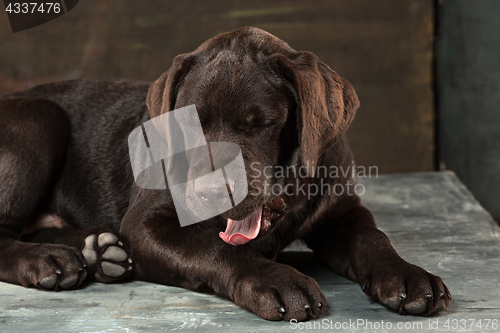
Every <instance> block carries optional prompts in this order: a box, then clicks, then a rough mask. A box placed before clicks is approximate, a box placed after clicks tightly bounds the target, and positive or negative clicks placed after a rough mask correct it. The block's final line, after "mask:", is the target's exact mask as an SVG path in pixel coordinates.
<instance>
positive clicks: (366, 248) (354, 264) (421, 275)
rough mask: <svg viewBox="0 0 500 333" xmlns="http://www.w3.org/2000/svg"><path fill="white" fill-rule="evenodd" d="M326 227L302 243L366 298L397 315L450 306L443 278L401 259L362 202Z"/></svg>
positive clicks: (432, 310)
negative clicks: (368, 297) (393, 311)
mask: <svg viewBox="0 0 500 333" xmlns="http://www.w3.org/2000/svg"><path fill="white" fill-rule="evenodd" d="M332 215H333V214H332ZM324 222H325V223H323V224H321V225H320V226H319V227H318V228H317V229H316V230H314V231H313V232H312V233H310V234H309V235H308V236H306V237H305V239H304V240H305V241H306V243H307V244H308V245H309V247H310V248H312V249H313V250H314V252H315V253H316V254H317V255H318V256H319V257H320V258H321V260H322V261H323V262H324V263H325V264H326V266H327V267H328V268H330V269H331V270H332V271H334V272H336V273H338V274H340V275H342V276H345V277H347V278H349V279H351V280H353V281H356V282H358V283H359V284H360V286H361V288H362V290H363V291H364V292H365V293H366V294H367V295H368V296H370V297H372V298H373V299H375V300H377V301H380V302H381V303H382V304H384V305H386V306H388V307H389V308H391V309H393V310H396V311H398V312H399V313H400V314H415V315H422V316H427V315H430V314H432V313H435V312H438V311H441V310H444V309H446V308H447V307H448V306H449V305H450V303H451V295H450V293H449V291H448V288H447V287H446V285H445V284H444V283H443V281H442V280H441V278H440V277H438V276H435V275H432V274H430V273H429V272H427V271H425V270H424V269H422V268H420V267H418V266H415V265H412V264H410V263H408V262H406V261H405V260H403V259H402V258H401V257H400V256H399V255H398V254H397V253H396V251H395V250H394V248H393V247H392V245H391V243H390V242H389V239H388V238H387V236H386V235H385V234H384V233H383V232H382V231H380V230H379V229H377V227H376V225H375V220H374V218H373V216H372V214H371V213H370V211H369V210H368V209H367V208H366V207H364V206H363V205H362V204H361V203H358V204H357V205H355V206H354V208H352V209H351V210H350V211H349V212H348V213H346V214H344V215H342V216H341V217H337V218H332V219H331V220H328V221H324Z"/></svg>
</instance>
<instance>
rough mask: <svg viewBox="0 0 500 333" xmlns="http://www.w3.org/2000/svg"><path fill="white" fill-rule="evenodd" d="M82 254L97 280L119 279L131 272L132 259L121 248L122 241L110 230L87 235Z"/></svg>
mask: <svg viewBox="0 0 500 333" xmlns="http://www.w3.org/2000/svg"><path fill="white" fill-rule="evenodd" d="M82 254H83V256H84V258H85V261H86V262H87V265H88V266H89V268H90V270H92V271H93V277H94V278H95V279H96V280H97V281H99V282H102V283H110V282H115V281H119V280H122V279H124V278H126V277H128V276H129V275H130V274H131V272H132V259H131V258H129V255H128V254H127V252H126V250H125V249H124V248H123V243H122V242H121V241H120V240H119V239H118V237H117V236H116V235H114V234H113V233H111V232H102V233H95V234H91V235H88V236H87V237H86V238H85V247H84V248H83V250H82Z"/></svg>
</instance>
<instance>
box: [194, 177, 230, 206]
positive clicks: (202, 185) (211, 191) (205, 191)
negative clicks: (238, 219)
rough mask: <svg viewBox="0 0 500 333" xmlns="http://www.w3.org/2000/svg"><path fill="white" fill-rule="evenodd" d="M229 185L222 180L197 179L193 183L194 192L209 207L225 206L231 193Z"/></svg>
mask: <svg viewBox="0 0 500 333" xmlns="http://www.w3.org/2000/svg"><path fill="white" fill-rule="evenodd" d="M231 187H232V186H230V185H228V184H226V182H222V181H214V180H205V179H197V180H196V181H195V184H194V194H195V195H196V196H197V197H198V198H199V199H201V201H202V202H203V203H204V204H205V205H207V206H209V207H214V208H215V207H219V208H221V207H225V206H226V205H227V204H228V202H229V200H230V198H229V195H230V194H231V190H232V189H231Z"/></svg>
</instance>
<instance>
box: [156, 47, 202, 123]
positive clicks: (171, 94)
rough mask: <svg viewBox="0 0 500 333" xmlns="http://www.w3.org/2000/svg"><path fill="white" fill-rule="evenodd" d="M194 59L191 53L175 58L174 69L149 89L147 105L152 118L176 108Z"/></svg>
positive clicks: (164, 74)
mask: <svg viewBox="0 0 500 333" xmlns="http://www.w3.org/2000/svg"><path fill="white" fill-rule="evenodd" d="M194 59H195V57H194V55H193V54H190V53H186V54H180V55H178V56H177V57H175V58H174V61H173V63H172V67H170V69H168V70H167V71H166V72H165V73H163V74H162V75H161V76H160V78H159V79H158V80H156V81H155V82H154V83H153V84H152V85H151V87H149V91H148V96H147V98H146V105H147V106H148V110H149V115H150V116H151V118H154V117H156V116H159V115H160V114H162V113H165V112H168V111H171V110H173V109H174V108H175V100H176V97H177V92H178V91H179V85H180V83H181V81H182V79H183V78H184V77H185V76H186V75H187V73H188V72H189V70H190V69H191V67H192V65H193V63H194Z"/></svg>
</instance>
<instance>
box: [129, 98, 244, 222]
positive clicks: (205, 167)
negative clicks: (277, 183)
mask: <svg viewBox="0 0 500 333" xmlns="http://www.w3.org/2000/svg"><path fill="white" fill-rule="evenodd" d="M128 146H129V154H130V162H131V165H132V171H133V174H134V180H135V182H136V184H137V186H139V187H141V188H144V189H152V190H161V189H167V188H168V189H169V190H170V193H171V195H172V199H173V201H174V205H175V210H176V213H177V216H178V218H179V222H180V225H181V226H183V227H184V226H187V225H190V224H194V223H198V222H202V221H204V220H207V219H209V218H211V217H214V216H217V215H220V214H222V213H224V212H226V211H228V210H230V209H232V208H233V207H235V206H236V205H238V204H239V203H240V202H242V201H243V200H244V199H245V198H246V196H247V195H248V184H247V177H246V170H245V165H244V162H243V156H242V154H241V149H240V147H239V146H238V145H236V144H234V143H230V142H210V143H207V142H206V140H205V135H204V134H203V128H202V127H201V123H200V119H199V117H198V112H197V110H196V106H195V105H194V104H192V105H189V106H186V107H183V108H180V109H176V110H172V111H170V112H167V113H164V114H162V115H160V116H157V117H155V118H152V119H151V120H148V121H146V122H145V123H144V124H142V125H141V126H139V127H137V128H136V129H134V130H133V131H132V133H130V135H129V137H128Z"/></svg>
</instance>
